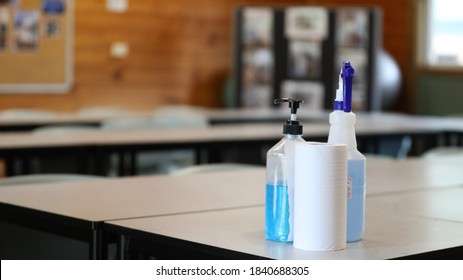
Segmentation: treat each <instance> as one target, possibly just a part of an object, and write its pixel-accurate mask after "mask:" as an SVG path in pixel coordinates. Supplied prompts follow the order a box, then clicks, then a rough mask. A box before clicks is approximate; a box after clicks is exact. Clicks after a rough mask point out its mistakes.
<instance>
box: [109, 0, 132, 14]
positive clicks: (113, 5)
mask: <svg viewBox="0 0 463 280" xmlns="http://www.w3.org/2000/svg"><path fill="white" fill-rule="evenodd" d="M128 7H129V0H106V9H107V10H108V11H110V12H114V13H124V12H126V11H127V9H128Z"/></svg>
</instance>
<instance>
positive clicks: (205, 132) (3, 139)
mask: <svg viewBox="0 0 463 280" xmlns="http://www.w3.org/2000/svg"><path fill="white" fill-rule="evenodd" d="M329 128H330V127H329V123H307V124H304V135H303V137H304V139H306V140H307V141H310V140H311V137H326V136H328V132H329ZM282 130H283V128H282V124H274V123H273V124H268V123H260V124H233V125H214V126H210V127H206V128H195V129H191V128H185V129H157V130H128V131H106V130H101V131H100V130H96V131H87V132H76V133H72V132H67V133H56V132H55V133H50V134H34V133H31V132H8V133H1V134H0V149H13V148H47V147H51V148H53V147H72V146H88V145H91V146H104V145H142V144H151V145H153V144H160V145H161V144H173V143H175V144H191V143H209V142H219V141H230V142H233V141H235V142H236V141H259V140H275V141H277V140H278V139H279V138H281V137H283V135H282ZM440 131H442V126H438V125H428V124H427V123H426V122H422V121H419V120H415V121H410V122H409V121H405V120H402V119H401V120H396V121H382V120H380V119H368V120H367V119H365V120H364V121H360V120H359V122H358V123H357V125H356V133H357V135H358V136H362V135H388V134H408V133H423V132H425V133H426V132H430V133H434V132H440Z"/></svg>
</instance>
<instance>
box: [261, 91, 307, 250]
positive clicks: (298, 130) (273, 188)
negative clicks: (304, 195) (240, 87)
mask: <svg viewBox="0 0 463 280" xmlns="http://www.w3.org/2000/svg"><path fill="white" fill-rule="evenodd" d="M282 102H289V108H291V117H290V119H288V120H287V121H286V123H285V124H284V125H283V134H284V137H283V139H281V140H280V141H279V142H278V143H277V144H275V146H273V147H272V148H271V149H270V150H269V151H268V152H267V177H266V198H265V237H266V238H267V239H269V240H274V241H280V242H290V241H292V240H293V230H292V225H293V222H292V221H293V217H294V215H293V206H292V205H293V203H292V202H293V199H294V196H293V195H292V194H293V193H294V185H293V184H292V180H291V179H292V176H294V174H292V172H293V171H294V170H293V168H291V167H290V166H291V165H292V166H294V154H293V152H289V151H291V150H292V151H293V150H294V143H295V142H297V141H302V142H305V141H304V139H302V125H301V124H300V123H299V121H298V120H297V116H296V113H297V109H298V108H299V105H300V103H302V102H303V101H302V100H294V99H289V98H281V99H275V100H274V103H275V104H278V103H282Z"/></svg>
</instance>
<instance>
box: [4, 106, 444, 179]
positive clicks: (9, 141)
mask: <svg viewBox="0 0 463 280" xmlns="http://www.w3.org/2000/svg"><path fill="white" fill-rule="evenodd" d="M379 116H380V115H371V116H370V117H371V118H364V119H363V120H360V119H359V122H358V124H357V126H356V132H357V139H358V141H359V142H361V143H360V147H365V148H364V152H365V151H366V152H372V153H375V152H377V150H378V148H377V146H378V141H379V140H380V139H381V138H383V137H399V138H400V137H403V136H405V135H410V136H413V137H415V138H419V137H421V138H423V139H426V140H427V139H428V138H429V137H430V136H431V138H432V139H435V141H434V142H437V141H438V140H437V139H438V138H439V137H443V136H444V134H443V131H442V130H440V129H438V127H437V126H435V125H433V126H427V125H426V124H425V123H423V122H420V121H417V120H408V119H407V118H406V119H404V118H402V117H400V116H389V118H388V120H387V121H384V120H382V118H381V117H379ZM328 132H329V124H328V123H308V124H304V138H305V139H306V140H308V141H326V139H327V136H328ZM281 138H282V125H281V124H266V123H262V124H233V125H232V124H229V125H215V126H210V127H206V128H200V129H198V128H195V129H191V128H188V129H181V130H179V129H162V130H131V131H91V132H80V133H67V134H49V135H44V134H33V133H29V132H21V133H18V132H16V133H5V134H0V158H5V159H6V161H7V172H6V173H7V175H11V174H15V173H14V171H13V169H12V166H13V163H12V162H13V161H14V160H17V159H18V158H19V159H23V161H27V159H28V158H31V157H33V156H37V155H47V154H52V153H54V154H66V153H67V154H71V155H75V156H78V157H79V159H81V160H82V162H83V163H82V164H81V166H82V169H83V170H82V171H81V173H88V172H89V171H88V170H86V168H87V167H88V166H89V165H93V166H96V167H101V166H103V164H102V163H101V162H98V160H102V159H103V158H104V156H105V155H108V154H111V153H118V154H124V153H130V154H131V157H132V158H131V159H130V161H129V163H127V165H128V166H126V167H123V168H122V169H123V170H131V172H130V175H135V174H136V173H135V170H136V166H135V160H134V157H135V154H136V153H137V152H139V151H146V150H165V149H181V148H189V149H195V150H196V151H197V154H198V155H207V156H203V157H202V158H200V157H199V156H198V162H214V161H220V157H219V156H218V155H219V154H220V152H221V150H223V149H227V148H238V147H239V148H241V147H245V148H246V147H247V148H254V149H255V150H256V151H259V149H260V148H261V147H262V146H265V145H266V146H271V145H273V144H274V143H276V142H277V141H279V139H281ZM369 147H370V148H369ZM367 148H369V150H368V149H367ZM89 161H90V162H93V164H85V163H88V162H89ZM121 162H126V161H123V160H121ZM24 166H27V165H26V164H24ZM22 173H27V168H25V169H24V170H23V171H22ZM93 173H96V174H98V175H103V174H104V170H98V169H97V170H96V171H93ZM20 174H21V172H20Z"/></svg>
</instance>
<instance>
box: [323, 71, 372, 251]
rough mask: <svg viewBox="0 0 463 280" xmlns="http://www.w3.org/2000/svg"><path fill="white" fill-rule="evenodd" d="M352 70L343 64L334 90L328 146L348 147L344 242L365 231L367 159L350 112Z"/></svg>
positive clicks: (354, 238) (359, 235)
mask: <svg viewBox="0 0 463 280" xmlns="http://www.w3.org/2000/svg"><path fill="white" fill-rule="evenodd" d="M354 72H355V71H354V68H353V67H352V66H351V64H350V62H343V63H342V68H341V74H340V75H339V88H338V89H337V91H336V99H335V101H334V111H333V112H332V113H331V114H330V124H331V127H330V132H329V136H328V143H332V144H347V151H348V154H347V157H348V163H347V173H348V187H347V242H355V241H358V240H360V239H361V237H362V235H363V231H364V229H365V168H366V159H365V156H364V155H362V154H361V153H360V152H359V151H358V150H357V140H356V138H355V118H356V116H355V114H354V113H352V78H353V77H354Z"/></svg>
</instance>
